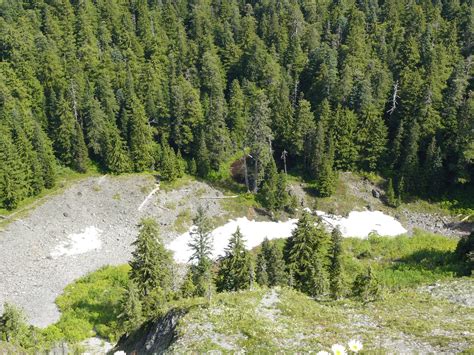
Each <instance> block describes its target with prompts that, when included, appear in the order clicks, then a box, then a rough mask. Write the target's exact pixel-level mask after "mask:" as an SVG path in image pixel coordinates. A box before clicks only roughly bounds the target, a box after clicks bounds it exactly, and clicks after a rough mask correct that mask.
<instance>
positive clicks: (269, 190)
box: [258, 158, 278, 211]
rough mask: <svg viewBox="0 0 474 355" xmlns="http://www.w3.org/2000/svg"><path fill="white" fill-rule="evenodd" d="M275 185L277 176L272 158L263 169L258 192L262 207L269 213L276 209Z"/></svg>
mask: <svg viewBox="0 0 474 355" xmlns="http://www.w3.org/2000/svg"><path fill="white" fill-rule="evenodd" d="M277 184H278V174H277V170H276V164H275V160H274V159H273V158H272V159H271V160H270V162H269V163H268V165H267V167H266V169H265V175H264V179H263V184H262V188H261V189H260V191H259V192H258V194H259V197H260V199H261V201H262V205H263V206H264V207H266V208H268V209H269V210H270V211H275V210H276V209H277V204H278V202H277V196H276V194H277Z"/></svg>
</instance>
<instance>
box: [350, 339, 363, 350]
mask: <svg viewBox="0 0 474 355" xmlns="http://www.w3.org/2000/svg"><path fill="white" fill-rule="evenodd" d="M347 345H348V346H349V349H350V350H351V351H353V352H355V353H358V352H359V351H361V350H362V348H363V346H362V343H361V342H360V341H359V340H350V341H349V343H348V344H347Z"/></svg>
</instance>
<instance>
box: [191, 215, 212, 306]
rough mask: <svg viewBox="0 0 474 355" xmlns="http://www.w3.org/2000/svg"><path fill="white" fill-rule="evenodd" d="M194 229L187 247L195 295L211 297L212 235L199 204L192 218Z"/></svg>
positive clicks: (206, 218)
mask: <svg viewBox="0 0 474 355" xmlns="http://www.w3.org/2000/svg"><path fill="white" fill-rule="evenodd" d="M193 223H194V226H195V227H194V230H193V231H192V232H191V242H190V243H189V248H190V249H191V250H192V251H193V254H192V256H191V258H190V260H189V261H191V262H193V264H192V266H191V273H192V279H193V283H194V285H195V286H196V295H197V296H200V297H203V296H206V295H207V297H209V298H210V297H211V292H212V260H211V255H212V235H211V222H210V220H209V217H208V216H207V215H206V212H205V211H204V208H203V207H202V206H199V208H198V210H197V214H196V217H195V218H194V219H193Z"/></svg>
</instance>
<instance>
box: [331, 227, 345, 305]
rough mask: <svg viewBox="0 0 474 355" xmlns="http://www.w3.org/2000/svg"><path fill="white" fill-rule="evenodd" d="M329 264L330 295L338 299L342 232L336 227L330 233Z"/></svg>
mask: <svg viewBox="0 0 474 355" xmlns="http://www.w3.org/2000/svg"><path fill="white" fill-rule="evenodd" d="M329 256H330V261H331V265H330V268H329V280H330V289H331V296H332V297H333V298H334V299H338V298H339V297H341V296H342V292H343V285H342V272H343V271H342V234H341V231H340V230H339V229H338V228H334V229H333V231H332V233H331V249H330V252H329Z"/></svg>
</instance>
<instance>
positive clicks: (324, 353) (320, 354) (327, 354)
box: [316, 350, 331, 355]
mask: <svg viewBox="0 0 474 355" xmlns="http://www.w3.org/2000/svg"><path fill="white" fill-rule="evenodd" d="M316 355H331V354H329V353H328V352H327V351H325V350H321V351H318V352H317V353H316Z"/></svg>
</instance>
